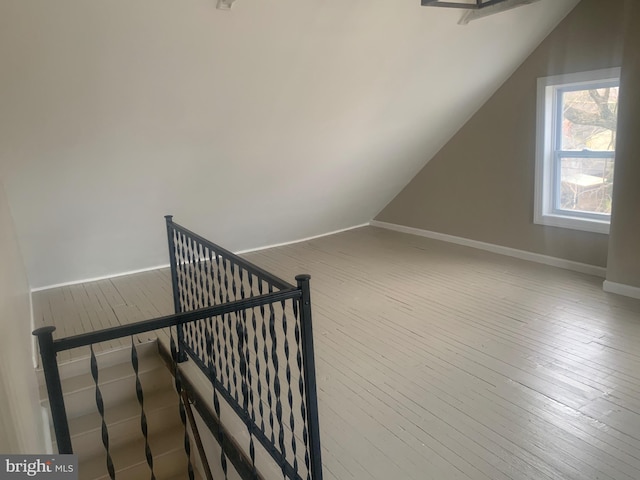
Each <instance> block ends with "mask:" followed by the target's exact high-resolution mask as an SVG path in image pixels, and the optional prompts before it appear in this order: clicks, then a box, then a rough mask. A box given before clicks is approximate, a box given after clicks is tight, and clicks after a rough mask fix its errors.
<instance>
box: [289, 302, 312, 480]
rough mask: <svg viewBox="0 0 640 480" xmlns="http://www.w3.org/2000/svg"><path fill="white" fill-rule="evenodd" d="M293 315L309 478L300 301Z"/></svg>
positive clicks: (308, 466) (295, 303) (308, 479)
mask: <svg viewBox="0 0 640 480" xmlns="http://www.w3.org/2000/svg"><path fill="white" fill-rule="evenodd" d="M293 316H294V317H295V327H294V337H295V340H296V364H297V365H298V391H299V392H300V417H301V418H302V442H303V444H304V465H305V467H306V469H307V480H310V479H311V460H310V458H309V433H308V431H307V409H306V406H305V405H306V402H305V395H304V371H303V370H302V345H301V338H300V323H301V322H302V316H301V315H300V311H299V309H298V302H296V301H295V300H294V301H293Z"/></svg>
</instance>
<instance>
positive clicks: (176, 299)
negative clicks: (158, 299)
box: [164, 215, 187, 362]
mask: <svg viewBox="0 0 640 480" xmlns="http://www.w3.org/2000/svg"><path fill="white" fill-rule="evenodd" d="M164 218H165V221H166V223H167V242H168V245H169V265H170V267H171V288H172V289H173V311H174V313H180V311H181V308H180V289H179V287H178V270H177V267H178V266H177V265H176V250H175V248H176V246H175V241H174V228H173V215H165V216H164ZM176 334H177V337H178V339H177V343H178V344H177V345H176V348H177V350H178V355H177V359H178V362H186V361H187V354H186V353H185V351H184V347H183V344H184V332H183V326H182V325H176Z"/></svg>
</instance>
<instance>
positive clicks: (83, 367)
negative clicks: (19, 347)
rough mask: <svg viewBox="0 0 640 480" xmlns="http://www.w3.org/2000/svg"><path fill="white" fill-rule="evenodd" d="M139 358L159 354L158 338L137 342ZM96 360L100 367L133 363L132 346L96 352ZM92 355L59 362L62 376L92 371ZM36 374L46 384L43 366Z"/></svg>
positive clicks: (64, 377)
mask: <svg viewBox="0 0 640 480" xmlns="http://www.w3.org/2000/svg"><path fill="white" fill-rule="evenodd" d="M135 345H136V350H137V351H138V358H139V359H142V358H147V357H151V356H154V355H156V354H157V352H158V340H157V339H152V340H147V341H143V342H136V344H135ZM96 360H97V362H98V365H99V366H100V368H108V367H110V366H113V365H118V364H121V363H126V364H131V346H126V347H119V348H113V349H111V350H107V351H102V352H96ZM90 362H91V357H90V356H89V355H87V356H83V357H79V358H74V359H72V360H67V361H64V362H59V363H58V371H59V374H60V378H61V379H62V380H66V379H68V378H71V377H75V376H78V375H83V374H85V373H88V372H90V365H91V363H90ZM36 376H37V378H38V381H39V385H40V386H44V372H43V370H42V367H38V368H36Z"/></svg>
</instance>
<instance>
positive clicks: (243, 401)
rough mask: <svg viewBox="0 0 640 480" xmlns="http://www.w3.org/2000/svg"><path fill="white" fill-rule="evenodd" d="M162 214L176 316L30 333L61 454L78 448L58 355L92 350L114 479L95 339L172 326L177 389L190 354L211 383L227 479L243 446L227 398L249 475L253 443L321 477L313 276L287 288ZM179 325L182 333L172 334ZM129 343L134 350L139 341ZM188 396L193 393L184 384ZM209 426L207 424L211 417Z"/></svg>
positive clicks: (288, 472)
mask: <svg viewBox="0 0 640 480" xmlns="http://www.w3.org/2000/svg"><path fill="white" fill-rule="evenodd" d="M165 218H166V225H167V234H168V244H169V257H170V263H171V279H172V287H173V294H174V306H175V310H176V313H175V314H174V315H168V316H164V317H158V318H154V319H151V320H145V321H141V322H136V323H132V324H128V325H122V326H117V327H111V328H106V329H103V330H99V331H94V332H90V333H84V334H80V335H74V336H70V337H66V338H57V339H54V338H53V332H54V331H55V327H43V328H40V329H38V330H36V331H34V335H36V336H37V337H38V343H39V348H40V355H41V358H42V368H43V371H44V376H45V382H46V386H47V392H48V396H49V404H50V409H51V415H52V420H53V427H54V431H55V436H56V442H57V446H58V451H59V453H72V451H73V448H72V444H71V436H70V433H69V424H68V420H67V415H66V410H65V405H64V398H63V392H62V386H61V380H60V373H59V370H58V363H57V354H58V353H59V352H63V351H66V350H70V349H74V348H79V347H83V346H89V347H90V351H91V370H92V376H93V377H94V381H95V386H96V406H97V408H98V411H99V413H100V415H101V416H102V419H103V424H102V440H103V444H104V447H105V450H106V463H107V469H108V471H109V474H110V476H111V478H114V476H115V475H114V474H113V463H112V461H111V458H110V453H109V438H108V428H107V426H106V423H105V422H104V405H103V401H102V397H101V392H100V388H99V382H98V368H97V362H96V360H95V354H94V350H93V345H94V344H96V343H100V342H105V341H109V340H115V339H118V338H123V337H132V338H133V336H135V335H139V334H143V333H146V332H152V331H156V330H162V329H171V332H172V333H171V349H172V355H173V362H174V367H175V372H177V374H176V387H177V388H178V392H179V393H181V389H183V388H184V385H183V384H186V385H187V387H189V380H188V379H187V378H181V375H180V374H179V371H180V367H179V364H180V362H184V361H188V360H191V361H193V363H194V364H195V365H197V366H198V367H199V370H200V371H201V372H202V374H204V376H205V377H206V378H207V379H208V380H209V382H210V383H211V385H212V387H213V398H212V399H211V400H212V402H209V403H210V404H211V403H212V407H213V408H211V405H210V406H209V411H210V413H211V415H210V417H211V418H214V419H215V422H218V424H219V425H220V426H221V428H217V430H216V431H215V432H214V431H213V430H212V434H213V435H214V437H215V438H216V439H217V440H218V443H219V444H220V446H221V455H220V462H221V465H222V469H223V471H224V474H225V477H226V474H227V459H230V460H231V461H232V463H233V462H234V458H237V452H230V451H229V449H228V445H230V440H233V439H229V438H226V437H228V433H227V432H226V430H225V429H224V428H222V424H223V423H224V422H223V419H221V418H220V417H221V411H222V409H221V404H223V403H224V404H226V406H228V407H230V409H231V410H232V411H233V412H234V414H235V415H236V416H237V418H238V419H240V420H241V422H242V423H243V424H244V425H245V428H246V430H247V433H248V436H249V445H248V452H246V453H248V458H249V462H250V468H249V470H251V472H250V473H251V476H252V477H253V478H258V477H259V472H258V471H257V468H256V442H257V444H260V445H261V446H262V447H263V449H264V451H266V452H267V453H268V454H269V455H270V456H271V458H272V459H273V460H274V461H275V462H276V464H277V465H278V466H279V467H280V469H281V471H282V474H283V476H284V477H285V478H290V479H295V480H304V479H307V480H321V479H322V460H321V451H320V431H319V423H318V406H317V390H316V379H315V364H314V349H313V332H312V324H311V301H310V290H309V276H308V275H299V276H297V277H296V281H297V286H293V285H290V284H289V283H287V282H285V281H283V280H281V279H279V278H278V277H276V276H274V275H272V274H271V273H269V272H267V271H265V270H263V269H261V268H259V267H257V266H255V265H253V264H251V263H250V262H248V261H246V260H245V259H243V258H241V257H238V256H237V255H235V254H233V253H231V252H229V251H227V250H225V249H223V248H221V247H219V246H218V245H215V244H213V243H212V242H209V241H208V240H206V239H204V238H203V237H200V236H199V235H197V234H195V233H193V232H191V231H189V230H187V229H185V228H184V227H181V226H180V225H178V224H176V223H174V222H173V220H172V217H171V216H167V217H165ZM174 330H175V331H176V337H177V340H175V341H174V335H173V331H174ZM132 345H133V341H132ZM133 348H134V351H135V345H133ZM132 356H133V354H132ZM136 362H137V360H136ZM136 366H137V363H136ZM136 378H137V370H136ZM187 393H190V392H189V391H188V390H187ZM140 395H142V392H141V390H140V392H139V400H140V403H141V406H142V399H141V398H140ZM180 409H181V411H180V413H181V418H182V421H183V424H184V425H185V449H186V450H187V455H188V454H189V445H188V442H189V438H188V436H187V434H186V420H185V417H186V414H185V405H184V403H183V399H182V398H181V399H180ZM201 414H202V412H201ZM142 415H143V416H144V409H143V411H142ZM215 422H214V423H215ZM143 423H144V422H143ZM205 423H207V425H209V426H210V427H211V424H210V422H206V421H205ZM143 433H144V434H145V441H146V426H143ZM233 433H234V432H231V434H233ZM231 444H233V441H231ZM147 449H148V444H147ZM146 454H147V461H148V463H149V467H150V469H151V473H152V475H153V461H152V458H150V456H149V455H150V453H149V452H148V451H147V452H146ZM188 456H189V455H188ZM234 465H235V463H234ZM189 470H190V471H189V477H190V478H193V472H192V471H191V470H192V467H191V464H189ZM152 478H153V477H152Z"/></svg>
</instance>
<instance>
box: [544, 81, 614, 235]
mask: <svg viewBox="0 0 640 480" xmlns="http://www.w3.org/2000/svg"><path fill="white" fill-rule="evenodd" d="M619 78H620V69H619V68H616V69H607V70H598V71H595V72H585V73H577V74H571V75H561V76H557V77H546V78H540V79H538V124H537V129H538V130H537V150H536V190H535V192H536V198H535V211H534V222H535V223H539V224H543V225H552V226H556V227H565V228H573V229H577V230H587V231H591V232H600V233H609V222H610V218H611V194H612V191H613V170H614V164H615V144H616V122H617V113H618V90H619V88H618V87H619Z"/></svg>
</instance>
